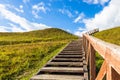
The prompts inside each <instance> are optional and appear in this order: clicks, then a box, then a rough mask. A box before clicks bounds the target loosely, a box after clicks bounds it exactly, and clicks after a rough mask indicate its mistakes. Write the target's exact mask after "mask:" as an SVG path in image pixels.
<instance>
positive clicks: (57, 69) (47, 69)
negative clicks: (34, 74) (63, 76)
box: [41, 67, 83, 73]
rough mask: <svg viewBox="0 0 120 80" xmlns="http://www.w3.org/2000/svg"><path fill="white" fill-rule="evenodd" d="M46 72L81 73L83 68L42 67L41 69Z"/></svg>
mask: <svg viewBox="0 0 120 80" xmlns="http://www.w3.org/2000/svg"><path fill="white" fill-rule="evenodd" d="M41 71H42V72H43V71H44V72H47V73H52V72H55V73H62V72H63V73H83V68H80V67H44V68H42V69H41Z"/></svg>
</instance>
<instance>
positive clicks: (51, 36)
mask: <svg viewBox="0 0 120 80" xmlns="http://www.w3.org/2000/svg"><path fill="white" fill-rule="evenodd" d="M74 38H78V37H76V36H73V35H72V34H70V33H68V32H66V31H63V30H61V29H57V28H49V29H44V30H37V31H31V32H24V33H0V43H1V44H2V45H6V44H19V43H34V42H41V41H57V40H69V39H70V40H71V39H74Z"/></svg>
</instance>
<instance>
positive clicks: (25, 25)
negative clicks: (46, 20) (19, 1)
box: [0, 4, 49, 31]
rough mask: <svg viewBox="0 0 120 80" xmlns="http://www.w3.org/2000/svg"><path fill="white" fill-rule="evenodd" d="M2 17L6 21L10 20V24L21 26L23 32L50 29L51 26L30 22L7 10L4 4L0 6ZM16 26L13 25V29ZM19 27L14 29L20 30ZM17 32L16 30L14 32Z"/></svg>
mask: <svg viewBox="0 0 120 80" xmlns="http://www.w3.org/2000/svg"><path fill="white" fill-rule="evenodd" d="M0 9H1V10H0V14H1V15H0V16H2V17H4V19H6V20H9V21H10V22H12V23H14V24H17V25H19V27H21V30H22V29H24V31H31V30H36V29H45V28H49V26H46V25H44V24H41V23H40V24H39V23H34V22H30V21H28V20H27V19H25V18H23V17H20V16H19V15H16V14H14V13H13V12H11V11H9V10H7V9H6V6H5V5H3V4H0ZM13 26H14V25H12V27H13ZM19 27H17V26H14V28H19ZM13 31H15V30H13Z"/></svg>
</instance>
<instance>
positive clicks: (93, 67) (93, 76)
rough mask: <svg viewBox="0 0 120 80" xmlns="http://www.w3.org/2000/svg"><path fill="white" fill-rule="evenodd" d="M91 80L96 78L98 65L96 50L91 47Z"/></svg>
mask: <svg viewBox="0 0 120 80" xmlns="http://www.w3.org/2000/svg"><path fill="white" fill-rule="evenodd" d="M89 59H90V60H89V61H90V62H89V63H90V80H95V78H96V65H95V49H94V48H93V46H92V45H90V57H89Z"/></svg>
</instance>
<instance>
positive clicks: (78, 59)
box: [52, 58, 83, 62]
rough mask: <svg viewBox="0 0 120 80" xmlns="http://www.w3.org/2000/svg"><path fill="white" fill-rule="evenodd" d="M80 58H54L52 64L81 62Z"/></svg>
mask: <svg viewBox="0 0 120 80" xmlns="http://www.w3.org/2000/svg"><path fill="white" fill-rule="evenodd" d="M82 61H83V59H80V58H54V59H53V60H52V62H82Z"/></svg>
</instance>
